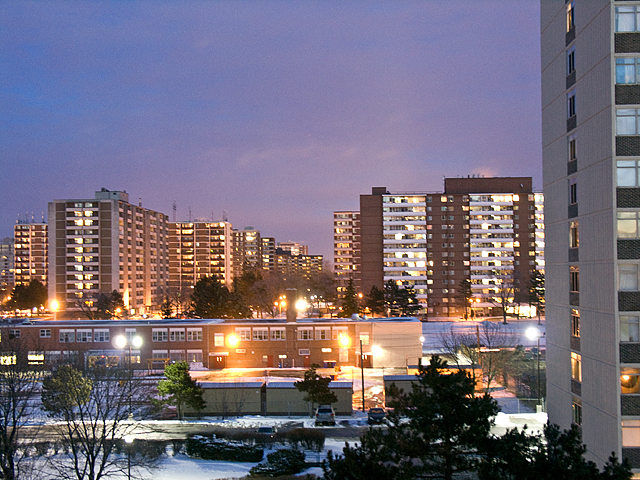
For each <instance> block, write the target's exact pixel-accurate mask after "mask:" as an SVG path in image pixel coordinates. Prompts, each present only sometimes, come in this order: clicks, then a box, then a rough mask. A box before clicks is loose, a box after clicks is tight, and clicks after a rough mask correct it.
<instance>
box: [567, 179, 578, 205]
mask: <svg viewBox="0 0 640 480" xmlns="http://www.w3.org/2000/svg"><path fill="white" fill-rule="evenodd" d="M576 203H578V183H577V179H576V178H575V177H574V178H570V179H569V205H575V204H576Z"/></svg>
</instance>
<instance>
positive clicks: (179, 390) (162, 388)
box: [158, 362, 206, 418]
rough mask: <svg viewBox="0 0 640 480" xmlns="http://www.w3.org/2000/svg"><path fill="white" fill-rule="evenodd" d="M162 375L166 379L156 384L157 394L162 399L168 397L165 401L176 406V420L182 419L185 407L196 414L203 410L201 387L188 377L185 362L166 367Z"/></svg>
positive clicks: (203, 402)
mask: <svg viewBox="0 0 640 480" xmlns="http://www.w3.org/2000/svg"><path fill="white" fill-rule="evenodd" d="M164 375H165V377H167V379H166V380H160V381H159V382H158V393H159V394H160V395H161V396H163V397H168V398H167V400H166V401H167V402H168V403H169V404H170V405H175V406H176V410H177V413H178V418H183V416H184V407H185V406H187V407H190V408H192V409H193V410H195V411H196V412H198V413H199V412H200V411H202V410H203V409H204V407H205V406H206V404H205V401H204V400H203V398H202V394H203V390H202V387H200V385H198V384H197V383H196V381H195V380H194V379H193V378H191V375H189V364H188V363H187V362H178V363H172V364H169V365H167V366H166V367H165V369H164Z"/></svg>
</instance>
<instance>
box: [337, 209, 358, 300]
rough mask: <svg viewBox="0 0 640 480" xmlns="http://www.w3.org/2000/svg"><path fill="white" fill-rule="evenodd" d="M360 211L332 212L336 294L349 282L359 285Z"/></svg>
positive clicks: (340, 293) (339, 293)
mask: <svg viewBox="0 0 640 480" xmlns="http://www.w3.org/2000/svg"><path fill="white" fill-rule="evenodd" d="M359 267H360V212H353V211H340V212H334V213H333V274H334V278H335V281H336V284H337V290H338V296H340V297H341V296H343V292H344V290H345V288H347V285H349V282H350V281H351V280H353V284H354V285H360V284H361V279H360V269H359Z"/></svg>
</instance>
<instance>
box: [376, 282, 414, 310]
mask: <svg viewBox="0 0 640 480" xmlns="http://www.w3.org/2000/svg"><path fill="white" fill-rule="evenodd" d="M384 300H385V303H386V305H387V308H388V309H389V313H390V315H391V316H392V317H409V316H411V315H413V314H415V313H416V312H417V311H418V310H420V308H421V307H420V304H419V303H418V299H417V297H416V291H415V289H414V288H413V287H410V286H403V287H402V288H400V287H399V286H398V284H397V283H396V282H394V281H393V280H389V281H388V282H387V283H385V284H384Z"/></svg>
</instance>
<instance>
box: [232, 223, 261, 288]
mask: <svg viewBox="0 0 640 480" xmlns="http://www.w3.org/2000/svg"><path fill="white" fill-rule="evenodd" d="M261 249H262V240H261V239H260V232H259V231H258V230H256V229H255V228H253V227H244V229H243V230H236V229H234V230H233V276H234V277H236V278H237V277H240V276H241V275H242V272H243V270H244V266H245V265H249V266H252V267H254V266H258V267H260V266H261V265H262V257H261Z"/></svg>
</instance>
